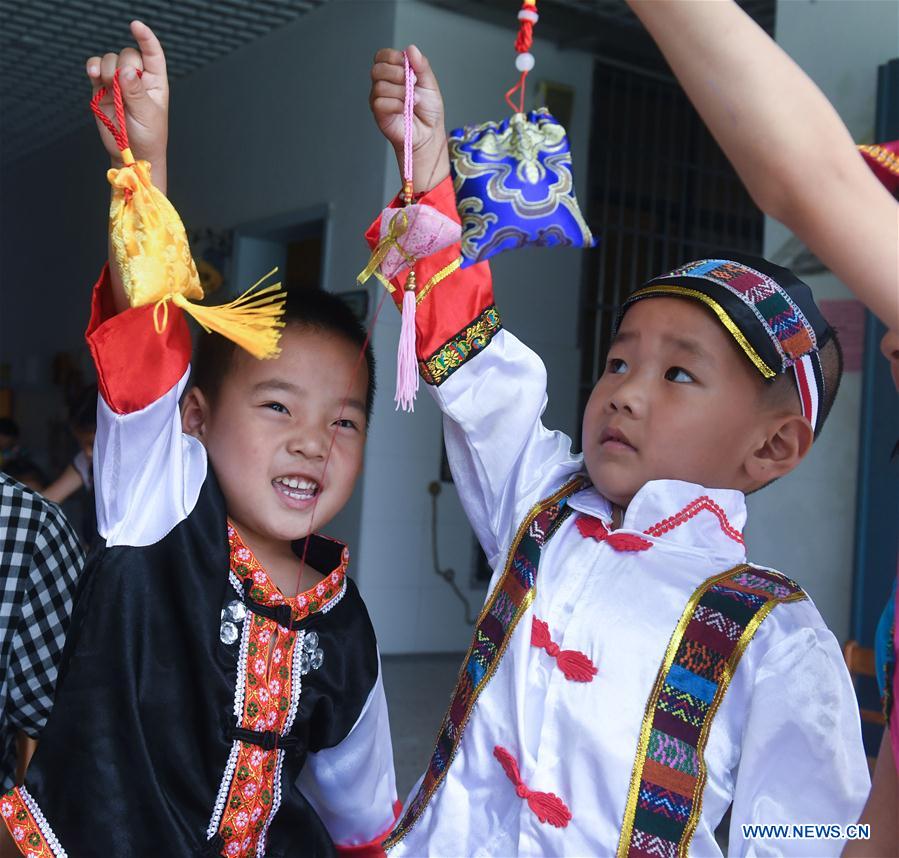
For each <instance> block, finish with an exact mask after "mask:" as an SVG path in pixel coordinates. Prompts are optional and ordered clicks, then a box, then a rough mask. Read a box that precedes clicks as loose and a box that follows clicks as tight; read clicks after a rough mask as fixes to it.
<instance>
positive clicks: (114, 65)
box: [86, 21, 169, 313]
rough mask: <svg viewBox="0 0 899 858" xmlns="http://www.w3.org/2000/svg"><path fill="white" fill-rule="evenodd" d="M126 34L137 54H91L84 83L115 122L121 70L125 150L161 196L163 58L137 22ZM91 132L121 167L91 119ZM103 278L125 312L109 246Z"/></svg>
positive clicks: (165, 108) (107, 137)
mask: <svg viewBox="0 0 899 858" xmlns="http://www.w3.org/2000/svg"><path fill="white" fill-rule="evenodd" d="M131 35H132V36H134V39H135V41H136V42H137V44H138V46H139V48H140V50H139V51H138V50H135V49H134V48H124V49H123V50H122V51H120V52H119V53H118V54H116V53H108V54H104V55H103V56H102V57H98V56H93V57H90V59H88V61H87V63H86V71H87V76H88V79H89V80H90V82H91V86H92V87H93V93H92V94H93V95H96V93H97V90H99V89H100V88H101V87H105V88H106V95H105V96H103V98H102V99H101V100H100V108H101V109H102V110H103V112H104V113H105V114H106V115H107V116H108V117H109V118H110V119H111V120H112V121H113V122H115V121H116V117H115V111H114V109H113V100H112V81H113V77H114V76H115V73H116V70H117V69H121V72H120V74H119V82H120V84H121V87H122V100H123V102H124V108H125V125H126V126H127V131H128V140H129V141H130V143H131V151H132V152H133V153H134V156H135V157H136V158H142V159H143V160H145V161H149V162H150V165H151V170H152V172H151V175H152V178H153V184H154V185H156V187H157V188H159V190H160V191H162V193H163V194H164V193H165V192H166V184H167V178H168V176H167V165H166V146H167V144H168V123H169V81H168V75H167V73H166V65H165V54H164V53H163V50H162V45H161V44H159V39H157V38H156V35H155V34H154V32H153V31H152V30H151V29H150V28H149V27H148V26H147V25H146V24H144V23H142V22H140V21H132V22H131ZM97 130H98V131H99V133H100V139H101V140H102V141H103V146H104V147H105V149H106V151H107V152H108V153H109V158H110V161H111V166H112V167H114V168H118V167H121V166H122V156H121V152H119V148H118V146H117V145H116V142H115V140H113V138H112V135H111V134H110V133H109V131H108V130H107V128H106V126H105V125H104V124H103V123H102V122H101V121H100V120H99V119H97ZM109 276H110V280H111V284H112V293H113V297H114V301H115V308H116V311H117V312H119V313H120V312H122V310H127V309H128V307H129V303H128V297H127V296H126V295H125V291H124V289H123V288H122V277H121V274H120V273H119V270H118V268H117V266H116V264H115V257H114V255H113V252H112V246H111V245H110V248H109Z"/></svg>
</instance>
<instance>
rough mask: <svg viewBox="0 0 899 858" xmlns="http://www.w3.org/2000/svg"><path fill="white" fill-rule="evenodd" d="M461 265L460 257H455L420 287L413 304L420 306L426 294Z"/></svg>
mask: <svg viewBox="0 0 899 858" xmlns="http://www.w3.org/2000/svg"><path fill="white" fill-rule="evenodd" d="M461 264H462V257H461V256H457V257H456V258H455V259H454V260H453V261H452V262H450V264H449V265H445V266H444V267H443V268H441V269H440V270H439V271H438V272H437V273H436V274H435V275H434V276H433V277H431V279H430V280H428V282H427V283H425V285H424V286H422V287H421V289H420V290H419V292H418V294H417V295H416V296H415V303H416V304H420V303H421V302H422V301H424V299H425V298H426V297H427V295H428V293H429V292H430V291H431V290H432V289H433V288H434V287H435V286H436V285H437V284H438V283H439V282H440V281H441V280H446V278H447V277H449V276H450V274H452V273H453V272H454V271H456V270H457V269H458V268H459V266H460V265H461Z"/></svg>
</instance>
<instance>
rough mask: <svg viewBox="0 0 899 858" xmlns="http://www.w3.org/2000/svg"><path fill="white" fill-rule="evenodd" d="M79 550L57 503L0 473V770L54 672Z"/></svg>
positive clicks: (37, 710) (6, 772) (33, 727)
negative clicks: (0, 674) (16, 733)
mask: <svg viewBox="0 0 899 858" xmlns="http://www.w3.org/2000/svg"><path fill="white" fill-rule="evenodd" d="M82 563H83V554H82V551H81V548H80V546H79V544H78V539H77V537H76V535H75V533H74V531H73V530H72V528H71V527H70V526H69V524H68V522H67V521H66V519H65V516H64V515H63V514H62V512H61V510H60V509H59V507H57V506H56V505H55V504H52V503H50V502H48V501H46V500H45V499H44V498H42V497H41V496H40V495H38V494H35V493H34V492H32V491H30V490H28V489H27V488H25V487H24V486H22V485H20V484H19V483H17V482H15V481H14V480H12V479H10V478H9V477H7V476H6V475H4V474H0V668H2V671H3V673H2V677H0V703H2V720H0V755H2V756H0V776H2V780H3V782H4V787H5V786H6V785H7V783H8V781H9V778H10V777H11V773H12V769H13V768H14V765H15V732H16V731H17V730H22V731H23V732H25V733H27V734H28V735H30V736H34V737H36V736H37V735H38V734H39V733H40V731H41V729H42V728H43V726H44V724H45V723H46V721H47V715H48V714H49V712H50V708H51V706H52V704H53V694H54V689H55V685H56V671H57V665H58V663H59V658H60V655H61V654H62V648H63V644H64V643H65V633H66V629H67V627H68V624H69V618H70V616H71V612H72V598H73V595H74V591H75V584H76V582H77V580H78V575H79V573H80V571H81V567H82Z"/></svg>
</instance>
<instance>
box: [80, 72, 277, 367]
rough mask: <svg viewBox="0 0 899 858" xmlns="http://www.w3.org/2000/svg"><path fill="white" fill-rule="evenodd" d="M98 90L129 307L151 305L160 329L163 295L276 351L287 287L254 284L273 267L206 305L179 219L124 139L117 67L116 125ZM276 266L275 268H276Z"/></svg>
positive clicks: (208, 326) (206, 325) (203, 321)
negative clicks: (113, 153) (112, 158)
mask: <svg viewBox="0 0 899 858" xmlns="http://www.w3.org/2000/svg"><path fill="white" fill-rule="evenodd" d="M105 94H106V90H105V89H100V90H99V91H98V92H97V93H96V95H95V96H94V98H93V100H92V102H91V107H92V109H93V111H94V113H95V114H96V115H97V117H98V118H99V119H100V120H101V121H102V122H103V123H104V124H105V125H106V127H107V128H108V129H109V131H110V133H111V134H112V135H113V137H114V139H115V140H116V144H117V145H118V147H119V149H120V150H121V153H122V161H123V165H122V166H121V167H118V168H113V169H111V170H109V171H108V172H107V174H106V176H107V179H108V180H109V183H110V185H112V202H111V203H110V207H109V235H110V241H111V243H112V250H113V255H114V257H115V262H116V264H117V266H118V269H119V271H120V272H121V276H122V284H123V286H124V289H125V293H126V295H127V296H128V300H129V302H130V304H131V306H132V307H143V306H145V305H147V304H153V305H154V312H153V321H154V324H155V326H156V330H157V332H159V333H161V332H162V331H163V330H165V327H166V325H167V324H168V302H169V301H171V302H172V303H173V304H175V305H176V306H177V307H181V308H182V309H183V310H184V311H185V312H186V313H188V314H189V315H190V316H192V317H193V318H194V320H195V321H197V322H198V323H199V324H200V325H201V326H202V327H203V329H204V330H205V331H206V332H207V333H209V332H212V331H214V332H216V333H218V334H221V335H222V336H224V337H227V338H228V339H230V340H233V341H234V342H235V343H236V344H237V345H239V346H240V347H241V348H244V349H246V350H247V351H248V352H249V353H250V354H251V355H253V356H254V357H256V358H271V357H277V355H278V354H279V352H280V349H279V347H278V341H279V340H280V337H281V328H283V326H284V323H283V321H282V320H281V316H282V315H283V312H284V302H285V299H286V297H287V296H286V293H285V292H283V291H282V290H281V284H280V283H274V284H271V285H269V286H266V287H264V288H261V289H260V288H258V287H259V286H260V285H261V284H262V283H263V282H264V281H265V280H267V279H268V278H269V277H270V276H271V275H272V274H274V273H275V272H274V271H270V272H269V273H268V274H267V275H266V276H265V277H263V278H262V279H261V280H260V281H258V282H257V283H255V284H254V285H253V286H251V287H250V288H249V289H248V290H247V291H246V292H244V293H243V294H242V295H241V296H240V297H239V298H237V299H236V300H234V301H231V302H230V303H228V304H220V305H217V306H205V305H203V304H197V303H194V301H195V300H202V298H203V288H202V286H201V285H200V278H199V275H198V274H197V266H196V264H195V263H194V260H193V257H192V255H191V252H190V245H189V244H188V241H187V233H186V231H185V229H184V224H183V223H182V222H181V218H180V217H179V215H178V212H177V211H176V210H175V207H174V206H173V205H172V204H171V202H169V200H168V198H167V197H166V196H165V194H163V193H162V191H160V190H159V189H158V188H157V187H156V186H155V185H154V184H153V182H152V180H151V174H150V173H151V171H150V164H149V163H148V162H147V161H143V160H141V161H135V159H134V156H133V154H132V152H131V149H130V148H129V146H128V138H127V132H126V129H125V121H124V119H125V116H124V108H123V104H122V96H121V90H120V87H119V77H118V72H116V76H115V78H114V81H113V101H114V105H115V112H116V118H117V119H118V121H119V127H118V128H117V127H116V126H115V124H114V123H113V122H112V120H110V119H109V117H108V116H106V114H105V113H104V112H103V111H102V109H101V108H100V107H99V101H100V99H101V98H102V97H103V96H104V95H105ZM275 270H277V269H275Z"/></svg>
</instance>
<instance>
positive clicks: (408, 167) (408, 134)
mask: <svg viewBox="0 0 899 858" xmlns="http://www.w3.org/2000/svg"><path fill="white" fill-rule="evenodd" d="M403 66H404V68H405V71H406V99H405V101H404V103H403V123H404V134H403V179H405V180H406V181H407V182H408V183H409V185H410V186H411V185H412V134H413V131H414V125H413V123H414V121H415V82H416V80H417V79H418V78H416V76H415V71H414V69H413V68H412V64H411V63H410V62H409V55H408V54H407V53H406V52H405V51H403Z"/></svg>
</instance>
